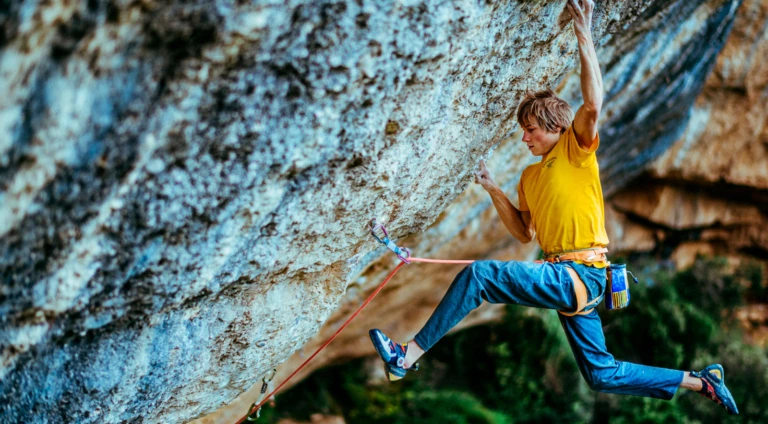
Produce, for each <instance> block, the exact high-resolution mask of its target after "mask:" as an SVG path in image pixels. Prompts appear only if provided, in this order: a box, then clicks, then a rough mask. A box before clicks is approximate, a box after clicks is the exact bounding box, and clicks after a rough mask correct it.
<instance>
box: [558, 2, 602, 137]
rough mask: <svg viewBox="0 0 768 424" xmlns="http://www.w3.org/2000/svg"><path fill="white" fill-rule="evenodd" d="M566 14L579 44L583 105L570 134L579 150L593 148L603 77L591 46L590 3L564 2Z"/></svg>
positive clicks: (593, 4) (591, 3) (591, 7)
mask: <svg viewBox="0 0 768 424" xmlns="http://www.w3.org/2000/svg"><path fill="white" fill-rule="evenodd" d="M567 7H568V11H569V12H570V13H571V17H572V18H573V29H574V32H575V33H576V39H577V40H578V43H579V58H580V63H581V94H582V96H583V97H584V104H583V105H582V106H581V107H580V108H579V110H577V111H576V116H575V117H574V119H573V130H574V132H575V133H576V140H577V141H578V142H579V146H581V147H582V148H583V149H586V150H590V149H591V148H593V147H594V146H593V142H594V140H595V137H596V136H597V119H598V117H599V116H600V110H601V109H602V107H603V77H602V74H601V73H600V64H599V63H598V62H597V53H596V52H595V45H594V43H593V42H592V11H593V9H594V7H595V3H594V1H592V0H568V4H567Z"/></svg>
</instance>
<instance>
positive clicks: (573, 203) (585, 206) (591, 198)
mask: <svg viewBox="0 0 768 424" xmlns="http://www.w3.org/2000/svg"><path fill="white" fill-rule="evenodd" d="M599 145H600V136H599V135H598V136H596V137H595V140H594V141H593V142H592V146H591V147H590V149H589V150H584V149H582V148H581V146H579V143H578V142H577V141H576V135H575V134H574V132H573V125H571V127H569V128H568V129H567V130H566V131H565V132H564V133H563V134H562V135H561V136H560V140H558V142H557V144H556V145H555V147H554V148H553V149H552V150H551V151H550V152H549V153H547V154H546V155H544V156H543V157H542V159H541V162H539V163H535V164H533V165H530V166H529V167H527V168H526V169H525V170H524V171H523V175H522V176H521V177H520V184H519V185H518V187H517V190H518V198H519V200H520V210H521V211H530V212H531V219H532V220H533V228H534V230H535V231H536V241H538V242H539V245H540V246H541V248H542V249H543V250H544V252H545V253H547V254H552V253H559V252H563V251H567V250H579V249H588V248H591V247H605V246H607V245H608V235H607V234H606V232H605V206H604V205H603V187H602V185H601V184H600V169H599V167H598V164H597V156H596V155H595V151H597V147H598V146H599Z"/></svg>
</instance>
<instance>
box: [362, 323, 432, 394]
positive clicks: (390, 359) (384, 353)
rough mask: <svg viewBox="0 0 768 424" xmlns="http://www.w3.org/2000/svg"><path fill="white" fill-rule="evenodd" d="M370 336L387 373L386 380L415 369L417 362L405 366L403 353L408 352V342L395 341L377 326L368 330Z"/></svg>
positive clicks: (416, 368)
mask: <svg viewBox="0 0 768 424" xmlns="http://www.w3.org/2000/svg"><path fill="white" fill-rule="evenodd" d="M368 335H370V336H371V342H373V347H375V348H376V353H378V354H379V356H380V357H381V359H382V360H383V361H384V372H385V373H386V374H387V380H389V381H397V380H400V379H401V378H403V377H405V374H406V373H407V372H408V371H416V370H418V369H419V364H414V365H413V366H412V367H410V368H405V366H404V365H405V353H406V352H408V344H407V343H403V344H399V343H395V342H393V341H392V340H390V339H389V337H387V336H386V335H385V334H384V333H382V332H381V330H379V329H378V328H374V329H373V330H370V331H368Z"/></svg>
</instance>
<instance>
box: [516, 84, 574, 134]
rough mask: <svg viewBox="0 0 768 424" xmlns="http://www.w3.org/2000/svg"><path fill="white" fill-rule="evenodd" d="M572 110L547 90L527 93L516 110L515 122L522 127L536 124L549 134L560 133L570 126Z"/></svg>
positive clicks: (552, 92)
mask: <svg viewBox="0 0 768 424" xmlns="http://www.w3.org/2000/svg"><path fill="white" fill-rule="evenodd" d="M572 120H573V110H571V106H569V105H568V103H566V101H565V100H563V99H561V98H559V97H557V96H556V95H555V92H554V91H552V90H550V89H547V90H542V91H527V92H526V93H525V96H524V97H523V100H522V101H521V102H520V106H519V107H518V108H517V122H518V123H519V124H520V125H521V126H522V127H523V128H525V127H527V126H528V125H530V124H536V125H538V126H539V127H541V128H544V129H545V130H547V131H549V132H557V131H558V128H557V127H560V129H559V131H560V132H561V133H562V132H564V131H565V130H567V129H568V127H570V126H571V121H572Z"/></svg>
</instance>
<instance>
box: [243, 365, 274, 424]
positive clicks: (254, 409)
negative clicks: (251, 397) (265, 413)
mask: <svg viewBox="0 0 768 424" xmlns="http://www.w3.org/2000/svg"><path fill="white" fill-rule="evenodd" d="M275 374H277V370H276V369H272V373H271V374H267V375H269V378H267V376H264V378H262V379H261V394H260V395H259V398H258V399H256V401H255V402H253V403H252V404H251V407H250V408H248V414H246V416H245V420H246V421H248V422H254V421H256V420H258V419H259V417H260V416H261V406H260V404H261V400H262V399H264V394H265V393H267V388H268V387H269V383H271V382H272V379H273V378H275ZM254 414H255V416H254Z"/></svg>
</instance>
